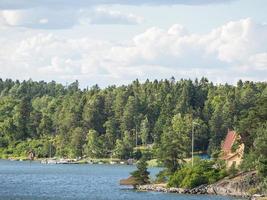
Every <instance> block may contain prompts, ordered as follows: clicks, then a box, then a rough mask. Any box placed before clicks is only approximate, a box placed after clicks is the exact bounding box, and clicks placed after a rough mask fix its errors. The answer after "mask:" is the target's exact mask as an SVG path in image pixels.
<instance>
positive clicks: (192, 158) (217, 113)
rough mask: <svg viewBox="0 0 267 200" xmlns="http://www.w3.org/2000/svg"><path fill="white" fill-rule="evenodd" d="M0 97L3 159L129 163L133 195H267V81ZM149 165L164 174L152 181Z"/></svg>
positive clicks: (3, 85) (33, 90) (28, 89)
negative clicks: (161, 191) (175, 191)
mask: <svg viewBox="0 0 267 200" xmlns="http://www.w3.org/2000/svg"><path fill="white" fill-rule="evenodd" d="M0 96H1V98H0V157H1V158H20V159H24V158H29V159H43V158H46V159H51V158H53V157H57V158H65V159H72V160H73V159H75V160H76V161H77V162H78V161H81V162H82V161H83V160H86V161H90V160H93V159H100V158H101V159H103V160H104V159H110V160H112V159H116V160H117V161H118V162H122V161H128V160H129V159H130V160H132V161H134V162H137V161H138V162H137V168H138V169H137V171H135V172H133V173H132V174H131V177H130V178H129V179H126V180H123V181H122V182H121V183H122V184H127V180H128V184H129V183H130V184H131V185H134V187H136V188H139V189H145V187H147V186H142V185H148V184H149V187H150V186H151V185H150V184H163V185H165V186H164V188H168V189H166V190H170V191H171V188H183V189H181V191H183V192H184V193H185V191H194V188H198V190H199V191H203V193H209V192H208V191H209V188H213V189H214V190H215V191H216V193H217V194H219V192H220V191H223V190H225V191H224V193H226V194H229V193H230V192H231V191H232V190H231V189H233V188H236V191H235V192H237V191H242V194H240V195H241V196H243V191H244V194H245V195H250V196H251V195H253V194H260V195H264V194H266V191H267V178H266V176H267V83H266V82H251V81H241V80H240V81H238V82H237V83H236V85H229V84H224V85H222V84H219V85H215V84H213V83H212V82H210V81H208V80H207V79H206V78H202V79H200V80H198V79H196V80H193V81H192V80H185V79H181V80H178V81H177V80H175V79H174V78H171V79H169V80H167V79H165V80H154V81H149V80H147V81H145V82H143V83H140V82H139V81H138V80H135V81H133V82H132V83H131V84H129V85H123V86H119V87H117V86H109V87H107V88H104V89H101V88H99V87H98V86H97V85H95V86H93V87H91V88H86V89H80V88H79V83H78V81H76V82H73V83H71V84H69V85H67V86H63V85H62V84H58V83H56V82H54V81H52V82H49V83H46V82H44V81H40V82H36V81H32V80H28V81H22V82H20V81H16V80H15V81H13V80H11V79H6V80H2V79H0ZM147 160H152V161H150V162H151V163H153V162H154V164H155V161H157V163H156V165H159V166H162V167H163V171H161V172H160V173H159V174H158V175H157V177H156V179H155V180H151V179H150V178H149V174H148V172H147V169H146V167H147ZM99 162H101V161H99ZM242 177H245V178H244V181H243V179H242ZM246 177H247V178H246ZM248 177H250V178H248ZM126 178H127V177H126ZM236 180H238V181H236ZM241 180H242V181H241ZM248 180H253V181H248ZM241 183H242V184H241ZM243 183H244V185H243ZM214 184H215V185H214ZM211 186H212V187H211ZM215 188H217V189H215ZM223 188H224V189H223ZM238 188H243V189H238ZM192 189H193V190H192ZM148 190H149V188H148ZM226 190H227V191H226ZM195 191H196V190H195ZM197 193H198V192H197Z"/></svg>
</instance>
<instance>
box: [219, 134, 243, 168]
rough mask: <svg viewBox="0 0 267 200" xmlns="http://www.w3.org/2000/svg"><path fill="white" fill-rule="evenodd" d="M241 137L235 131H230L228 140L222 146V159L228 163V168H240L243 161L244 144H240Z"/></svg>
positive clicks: (227, 136)
mask: <svg viewBox="0 0 267 200" xmlns="http://www.w3.org/2000/svg"><path fill="white" fill-rule="evenodd" d="M239 141H240V136H239V135H238V134H237V133H236V132H235V131H230V130H228V133H227V135H226V138H225V140H224V142H223V144H222V157H221V158H222V159H223V160H225V162H226V167H227V168H230V167H231V166H232V165H234V166H239V165H240V164H241V162H242V159H243V154H244V144H241V143H240V142H239Z"/></svg>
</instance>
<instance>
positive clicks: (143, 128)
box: [140, 117, 149, 145]
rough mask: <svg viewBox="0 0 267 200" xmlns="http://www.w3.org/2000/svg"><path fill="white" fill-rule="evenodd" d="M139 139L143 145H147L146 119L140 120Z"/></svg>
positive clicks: (147, 127) (147, 125)
mask: <svg viewBox="0 0 267 200" xmlns="http://www.w3.org/2000/svg"><path fill="white" fill-rule="evenodd" d="M140 133H141V139H142V143H143V144H144V145H147V143H148V141H149V122H148V119H147V117H146V118H145V119H144V120H142V122H141V127H140Z"/></svg>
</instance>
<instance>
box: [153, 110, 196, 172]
mask: <svg viewBox="0 0 267 200" xmlns="http://www.w3.org/2000/svg"><path fill="white" fill-rule="evenodd" d="M191 127H192V119H191V116H190V115H186V116H184V117H182V115H181V114H177V115H175V116H174V117H173V119H172V126H171V127H170V128H169V129H168V130H166V131H165V132H164V133H163V137H162V141H161V144H160V146H159V150H158V157H159V158H160V160H161V161H162V162H163V163H164V165H165V167H167V169H168V171H169V173H173V172H175V171H176V170H177V169H179V168H180V164H181V162H183V159H184V158H186V156H187V155H188V153H189V149H190V131H191Z"/></svg>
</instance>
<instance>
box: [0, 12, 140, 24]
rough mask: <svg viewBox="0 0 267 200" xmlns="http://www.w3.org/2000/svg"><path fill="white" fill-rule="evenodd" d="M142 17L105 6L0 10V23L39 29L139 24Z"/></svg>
mask: <svg viewBox="0 0 267 200" xmlns="http://www.w3.org/2000/svg"><path fill="white" fill-rule="evenodd" d="M142 20H143V19H142V17H139V16H136V15H133V14H131V13H130V14H124V13H121V12H119V11H114V10H110V9H107V8H104V7H96V8H93V7H92V8H87V9H64V10H60V11H58V10H56V9H49V8H31V9H22V10H3V11H1V10H0V23H2V24H4V25H7V26H20V27H27V28H39V29H64V28H70V27H72V26H74V25H78V24H83V25H88V24H138V23H141V22H142Z"/></svg>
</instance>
